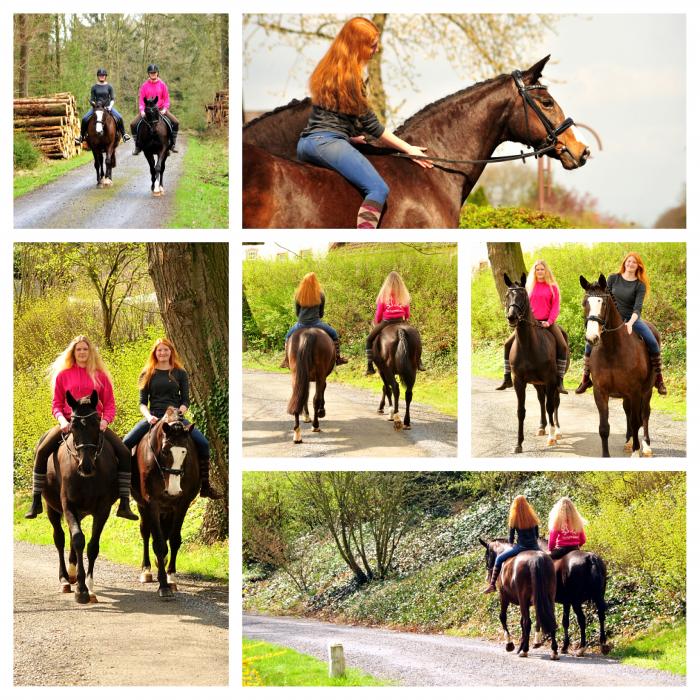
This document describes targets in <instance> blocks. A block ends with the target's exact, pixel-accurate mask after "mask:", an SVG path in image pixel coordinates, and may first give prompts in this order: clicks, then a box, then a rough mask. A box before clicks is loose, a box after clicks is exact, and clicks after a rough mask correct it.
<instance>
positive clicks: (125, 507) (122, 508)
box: [117, 496, 139, 520]
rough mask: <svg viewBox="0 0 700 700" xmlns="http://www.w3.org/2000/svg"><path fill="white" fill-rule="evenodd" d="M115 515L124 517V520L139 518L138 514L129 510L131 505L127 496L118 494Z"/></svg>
mask: <svg viewBox="0 0 700 700" xmlns="http://www.w3.org/2000/svg"><path fill="white" fill-rule="evenodd" d="M117 517H118V518H124V519H126V520H138V519H139V516H138V515H136V514H135V513H134V512H133V511H132V510H131V505H130V503H129V497H128V496H120V497H119V508H117Z"/></svg>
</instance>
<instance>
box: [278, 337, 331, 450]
mask: <svg viewBox="0 0 700 700" xmlns="http://www.w3.org/2000/svg"><path fill="white" fill-rule="evenodd" d="M287 358H288V360H289V371H290V372H291V374H292V396H291V397H290V399H289V403H288V404H287V413H289V414H290V415H293V416H294V444H295V445H299V444H301V442H302V439H301V427H300V426H299V414H300V413H303V415H304V422H305V423H308V422H310V420H311V419H310V418H309V388H310V387H309V385H310V383H311V382H315V383H316V393H315V394H314V418H313V428H312V430H313V432H314V433H320V432H321V428H320V427H319V423H318V419H319V418H323V417H325V415H326V402H325V397H324V394H325V391H326V377H327V376H328V375H329V374H330V373H331V372H332V371H333V367H335V345H334V344H333V341H332V340H331V338H330V336H329V335H328V333H326V331H324V330H323V329H321V328H301V329H299V330H297V331H295V332H294V333H292V335H291V336H290V338H289V340H288V341H287Z"/></svg>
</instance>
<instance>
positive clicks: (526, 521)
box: [483, 496, 540, 593]
mask: <svg viewBox="0 0 700 700" xmlns="http://www.w3.org/2000/svg"><path fill="white" fill-rule="evenodd" d="M539 524H540V520H539V518H538V517H537V513H535V510H534V508H533V507H532V506H531V505H530V504H529V503H528V502H527V498H525V496H516V497H515V499H514V500H513V503H512V504H511V506H510V512H509V513H508V527H509V528H510V532H509V534H508V542H510V544H511V545H513V546H512V547H511V548H510V549H507V550H506V551H505V552H502V553H501V554H499V555H498V556H497V557H496V562H495V563H494V566H493V571H492V572H491V581H490V582H489V585H488V586H487V587H486V588H485V589H484V590H483V592H484V593H493V592H494V591H495V590H496V581H497V580H498V575H499V574H500V573H501V567H502V566H503V562H504V561H506V559H510V558H511V557H514V556H515V555H516V554H518V553H519V552H524V551H525V550H535V551H536V550H538V549H539V548H540V546H539V543H538V542H537V538H538V537H539V536H540V528H539ZM516 535H517V537H518V541H517V542H516V541H515V537H516Z"/></svg>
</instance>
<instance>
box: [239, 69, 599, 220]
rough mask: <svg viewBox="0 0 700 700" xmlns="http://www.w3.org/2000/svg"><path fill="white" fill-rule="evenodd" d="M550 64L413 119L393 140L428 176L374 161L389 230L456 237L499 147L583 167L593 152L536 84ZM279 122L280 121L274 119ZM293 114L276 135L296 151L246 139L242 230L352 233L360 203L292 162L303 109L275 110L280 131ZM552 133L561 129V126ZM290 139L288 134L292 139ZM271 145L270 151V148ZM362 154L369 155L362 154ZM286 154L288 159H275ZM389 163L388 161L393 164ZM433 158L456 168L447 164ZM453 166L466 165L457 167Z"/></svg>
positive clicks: (348, 189) (448, 100)
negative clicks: (449, 232) (421, 159)
mask: <svg viewBox="0 0 700 700" xmlns="http://www.w3.org/2000/svg"><path fill="white" fill-rule="evenodd" d="M548 60H549V56H547V57H545V58H543V59H542V60H541V61H539V62H538V63H536V64H535V65H533V66H532V67H530V68H529V69H527V70H526V71H523V72H520V71H514V72H513V73H512V74H510V75H501V76H499V77H497V78H493V79H491V80H487V81H485V82H482V83H477V84H476V85H473V86H471V87H469V88H466V89H464V90H461V91H459V92H456V93H455V94H453V95H450V96H448V97H444V98H442V99H440V100H438V101H437V102H434V103H432V104H430V105H428V106H427V107H425V108H424V109H422V110H421V111H420V112H418V113H417V114H415V115H414V116H413V117H411V118H410V119H409V120H408V121H407V122H406V123H405V124H404V125H403V126H401V127H399V128H398V129H397V130H396V134H397V135H398V136H400V137H401V138H403V139H404V140H406V141H408V142H409V143H414V144H419V145H420V146H425V147H427V149H428V150H427V154H428V157H431V158H433V159H434V162H435V167H434V168H432V169H431V170H425V169H423V168H419V167H416V164H415V163H410V162H408V159H406V158H403V157H393V156H395V155H396V153H395V152H394V151H391V150H390V149H379V150H376V151H372V150H371V149H369V151H365V152H366V153H367V152H368V153H375V154H376V155H370V156H369V160H370V161H371V162H372V165H374V167H375V168H376V169H377V171H378V172H379V174H380V175H381V176H382V177H383V178H384V180H385V181H386V182H387V184H388V185H389V186H390V188H391V194H390V195H389V199H388V201H387V205H386V207H385V210H384V214H383V217H382V220H381V226H382V227H383V228H431V227H432V228H456V227H457V226H458V225H459V215H460V210H461V207H462V205H463V203H464V202H465V200H466V199H467V196H468V195H469V193H470V192H471V190H472V188H473V187H474V185H475V184H476V182H477V180H478V179H479V176H480V175H481V173H482V171H483V170H484V168H485V167H486V163H487V159H488V158H489V156H491V154H492V153H493V151H494V150H495V148H496V147H497V146H498V145H499V144H500V143H503V142H505V141H517V142H520V143H523V144H526V145H529V146H532V147H537V148H538V153H539V154H540V155H541V154H544V153H545V152H546V155H547V156H549V157H551V158H555V159H556V160H559V161H560V162H561V164H562V166H563V167H564V168H565V169H566V170H573V169H575V168H579V167H581V166H583V165H584V164H585V163H586V161H587V160H588V157H589V156H590V150H589V148H588V147H587V146H586V145H585V144H584V143H582V142H581V141H579V140H578V138H577V136H576V135H575V133H574V129H573V120H571V119H565V118H564V114H563V112H562V110H561V108H560V107H559V105H558V104H557V103H556V102H555V101H554V99H553V98H552V96H551V95H550V94H549V92H548V90H547V88H546V87H545V86H543V85H540V84H539V82H538V81H539V78H540V76H541V74H542V70H543V68H544V66H545V64H546V63H547V61H548ZM273 114H274V113H273ZM288 114H291V115H292V119H293V122H294V128H293V129H286V128H284V129H280V134H287V138H289V137H290V136H291V138H292V139H293V141H294V143H293V147H294V149H293V148H292V143H288V144H286V145H284V144H282V145H280V144H279V139H278V138H277V137H276V138H275V139H272V138H271V137H269V136H266V134H268V135H269V134H271V133H274V130H273V125H272V121H270V122H269V128H268V127H267V126H266V128H264V129H263V128H262V125H263V121H266V119H270V117H269V116H268V117H265V118H263V117H261V118H260V121H259V122H258V124H259V126H260V127H261V128H260V129H258V130H257V134H252V138H246V135H245V132H244V137H243V141H244V143H243V226H244V228H351V227H354V226H355V222H356V215H357V210H358V208H359V206H360V203H361V202H362V194H361V193H360V192H359V191H358V190H356V189H355V188H354V187H353V186H352V185H351V184H350V183H348V182H347V181H346V180H345V178H343V177H342V176H341V175H339V174H338V173H336V172H335V171H332V170H329V169H326V168H321V167H318V166H315V165H311V164H308V163H299V162H296V161H294V160H292V159H291V158H290V154H291V155H292V156H293V154H294V153H295V148H296V140H298V137H299V132H298V131H296V129H297V128H298V125H299V124H300V122H301V120H300V119H299V118H298V117H299V110H298V109H294V110H291V111H289V110H285V109H282V110H278V111H277V117H278V118H277V119H276V121H275V123H284V119H285V117H286V116H287V115H288ZM555 125H556V126H555ZM290 132H292V133H290ZM266 138H269V139H270V140H269V143H270V144H271V150H268V149H267V148H266V144H267V143H268V142H267V141H266ZM363 150H364V149H363ZM276 153H283V154H284V155H276ZM388 154H392V157H389V156H388ZM437 156H444V157H445V158H448V159H453V160H452V162H449V161H448V162H447V163H445V164H441V163H440V162H439V161H438V160H436V158H437ZM454 159H457V160H462V161H464V160H468V161H469V162H462V163H456V162H455V160H454Z"/></svg>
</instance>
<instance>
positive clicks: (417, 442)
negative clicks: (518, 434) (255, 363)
mask: <svg viewBox="0 0 700 700" xmlns="http://www.w3.org/2000/svg"><path fill="white" fill-rule="evenodd" d="M331 377H332V375H331ZM290 392H291V381H290V377H289V374H287V373H285V374H278V373H275V372H258V371H254V370H244V371H243V456H244V457H402V458H403V457H456V456H457V419H456V418H453V417H452V416H446V415H444V414H442V413H438V412H437V411H435V410H433V409H431V408H429V407H427V406H424V405H421V404H419V403H415V402H411V430H408V431H407V430H401V431H395V430H394V428H393V426H392V424H391V422H390V421H389V420H388V415H389V414H388V413H387V414H386V415H384V416H380V415H377V406H378V405H379V400H380V398H381V393H380V384H379V380H377V391H376V392H371V391H367V390H365V389H357V388H355V387H349V386H346V385H342V384H337V383H329V384H328V386H327V387H326V395H325V396H326V418H322V419H321V421H320V424H321V432H320V433H314V432H312V431H311V424H307V423H302V424H301V426H302V439H303V443H302V444H301V445H295V444H294V443H293V431H292V429H293V426H294V418H293V416H289V415H288V414H287V401H288V400H289V395H290ZM312 400H313V387H312V388H311V401H312ZM399 407H400V409H401V411H400V412H401V416H402V418H403V415H404V407H405V403H404V400H403V393H402V395H401V398H400V402H399Z"/></svg>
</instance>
